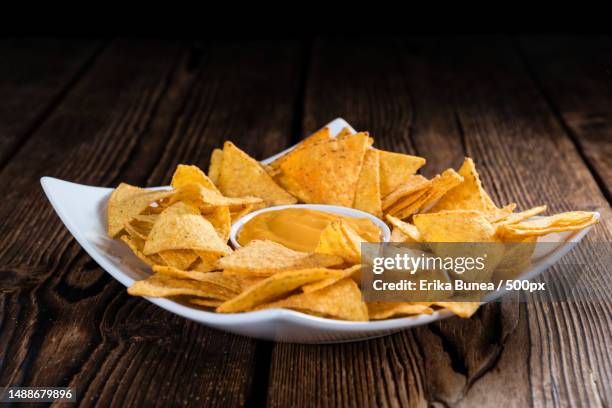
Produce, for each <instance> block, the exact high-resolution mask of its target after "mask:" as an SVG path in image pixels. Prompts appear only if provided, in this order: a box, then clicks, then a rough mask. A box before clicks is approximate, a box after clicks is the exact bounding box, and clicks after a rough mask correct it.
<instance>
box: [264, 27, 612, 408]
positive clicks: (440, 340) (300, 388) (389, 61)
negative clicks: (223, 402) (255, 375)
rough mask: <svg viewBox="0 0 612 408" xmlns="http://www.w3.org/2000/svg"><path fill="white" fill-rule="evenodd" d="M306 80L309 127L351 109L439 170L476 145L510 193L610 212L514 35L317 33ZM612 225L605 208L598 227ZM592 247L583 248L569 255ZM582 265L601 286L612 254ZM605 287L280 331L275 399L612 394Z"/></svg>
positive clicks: (490, 399) (552, 399) (394, 400)
mask: <svg viewBox="0 0 612 408" xmlns="http://www.w3.org/2000/svg"><path fill="white" fill-rule="evenodd" d="M338 49H342V58H338V56H337V50H338ZM307 85H308V86H307V89H306V96H307V99H306V104H305V120H304V123H305V127H306V129H305V130H307V131H310V130H313V129H315V128H316V127H318V126H320V124H322V123H325V122H326V121H327V120H328V119H329V118H330V117H334V116H343V117H345V118H346V119H347V120H348V121H349V122H350V123H353V124H355V125H356V127H357V128H359V129H366V130H371V131H372V134H373V136H374V137H375V138H376V140H377V142H378V143H379V145H381V146H382V147H385V148H392V149H393V150H397V151H405V152H409V153H412V152H416V153H419V154H422V155H424V156H426V157H427V159H428V166H432V167H433V170H430V169H427V170H426V172H427V173H428V174H432V173H433V172H438V171H440V170H441V169H443V168H446V167H449V166H450V165H454V166H456V165H457V164H459V163H460V160H461V159H462V156H463V155H465V154H468V155H470V156H472V157H474V158H475V160H476V162H477V164H478V165H479V169H480V171H481V174H482V177H483V179H484V182H485V185H486V187H487V188H488V190H489V191H490V192H491V193H492V195H493V197H494V199H495V200H496V201H497V202H498V203H502V202H504V203H505V202H508V201H510V200H517V203H518V204H519V205H520V206H521V207H522V208H526V207H528V206H532V205H536V204H541V203H542V202H545V203H549V204H550V208H551V210H552V211H561V210H567V209H587V210H589V209H591V210H599V211H601V212H602V214H603V215H604V217H608V216H609V214H610V208H609V205H608V203H607V202H606V200H605V198H604V197H603V196H602V194H601V192H600V191H599V188H598V186H597V184H596V183H595V180H594V179H593V177H592V175H591V173H590V172H589V171H588V169H587V168H586V166H585V165H584V163H583V162H582V160H581V158H580V155H579V154H578V153H577V152H576V150H575V148H574V146H573V144H572V142H571V140H570V139H569V138H568V136H567V134H566V133H565V132H564V130H563V128H562V127H561V126H560V124H559V123H558V121H557V120H556V118H555V117H554V116H553V115H552V114H551V112H550V110H549V107H548V106H547V102H546V100H545V99H544V98H543V96H542V95H541V94H540V92H539V90H538V89H537V88H535V87H534V85H533V82H532V81H531V80H530V78H529V76H528V74H527V72H526V70H525V67H524V66H523V64H522V62H521V60H520V58H519V56H518V55H517V54H516V53H515V52H514V48H513V47H512V44H510V43H509V42H508V41H505V40H503V39H502V40H500V39H492V40H491V39H458V40H446V39H419V40H410V41H407V42H404V41H394V40H392V39H385V40H381V41H378V42H372V43H368V42H364V41H361V42H359V43H357V42H353V43H348V44H347V43H345V42H343V41H342V40H330V39H324V40H321V41H318V42H317V44H316V45H315V47H314V54H313V57H312V71H311V74H310V75H309V77H308V81H307ZM324 96H325V98H323V97H324ZM305 133H307V132H305ZM543 158H546V159H545V160H543ZM610 236H611V235H610V225H609V223H608V221H604V223H602V225H600V226H598V227H597V228H596V229H594V230H593V231H592V233H591V234H590V241H609V239H610ZM585 254H586V251H585V250H584V249H582V250H576V251H574V254H573V257H575V258H570V259H579V258H581V257H583V259H584V257H585V256H586V255H585ZM583 267H584V271H583V272H584V274H585V275H586V276H587V278H589V275H590V279H591V281H590V284H591V285H592V286H593V287H594V288H595V289H597V290H598V291H599V290H601V289H602V288H601V287H602V286H605V282H606V280H605V279H606V271H607V266H606V265H604V264H603V263H600V262H598V261H593V260H592V259H589V260H588V261H587V264H586V265H584V266H583ZM559 273H560V270H559V268H555V269H553V270H551V271H549V273H547V276H548V277H545V276H543V277H542V278H541V279H547V281H548V282H550V281H554V280H555V279H558V278H559V277H558V276H556V275H559ZM564 273H566V271H564ZM551 276H552V278H551ZM574 278H575V277H574ZM581 295H582V296H584V293H583V294H581ZM595 296H596V294H594V296H593V297H592V298H588V297H587V298H583V299H582V303H527V304H525V303H515V302H510V301H511V300H513V298H507V299H506V300H507V301H506V302H503V303H496V304H489V305H486V306H485V307H483V308H481V310H479V312H478V313H477V314H476V315H475V316H474V317H472V318H471V319H459V318H452V319H447V320H445V321H442V322H439V323H435V324H431V325H429V326H425V327H420V328H416V329H412V330H407V331H405V332H403V333H399V334H396V335H393V336H389V337H386V338H382V339H375V340H370V341H367V342H360V343H353V344H345V345H334V346H326V345H320V346H319V345H288V344H278V345H276V346H275V347H274V349H273V355H272V359H273V365H272V372H271V379H270V388H269V392H268V402H269V405H270V406H310V405H317V406H426V405H430V404H431V405H440V406H480V405H485V406H490V405H493V404H495V405H504V406H526V405H548V404H550V405H552V404H563V403H564V402H563V401H566V402H565V403H568V404H574V405H598V404H601V402H602V401H609V400H610V392H611V389H610V386H609V384H610V376H611V374H612V373H611V368H612V364H611V361H610V357H609V355H608V354H609V353H608V352H607V351H606V350H609V348H610V339H609V336H608V335H607V334H606V333H609V331H610V327H612V323H611V321H610V316H609V313H608V311H609V307H610V301H609V297H608V298H604V299H603V300H601V301H599V302H598V301H597V299H595V298H594V297H595ZM570 339H571V340H570Z"/></svg>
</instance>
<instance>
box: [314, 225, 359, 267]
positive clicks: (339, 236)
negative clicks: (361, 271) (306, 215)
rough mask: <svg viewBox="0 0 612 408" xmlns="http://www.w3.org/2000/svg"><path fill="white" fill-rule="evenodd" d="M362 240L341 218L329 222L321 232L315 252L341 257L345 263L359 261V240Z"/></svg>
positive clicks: (352, 263)
mask: <svg viewBox="0 0 612 408" xmlns="http://www.w3.org/2000/svg"><path fill="white" fill-rule="evenodd" d="M362 241H363V240H362V239H361V237H360V236H359V235H357V233H356V232H355V231H353V230H352V229H351V228H350V227H348V226H347V225H346V224H345V223H344V222H343V221H342V220H336V221H332V222H330V223H329V225H328V226H327V227H325V229H324V230H323V231H322V232H321V235H320V237H319V243H318V244H317V248H316V249H315V252H316V253H319V254H328V255H334V256H337V257H341V258H342V259H344V261H346V262H347V263H349V264H351V265H356V264H359V263H361V242H362Z"/></svg>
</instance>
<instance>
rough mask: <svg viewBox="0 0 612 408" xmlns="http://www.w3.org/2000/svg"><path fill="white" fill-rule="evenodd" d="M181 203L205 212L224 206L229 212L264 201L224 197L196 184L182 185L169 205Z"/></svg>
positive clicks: (255, 198) (254, 198) (253, 198)
mask: <svg viewBox="0 0 612 408" xmlns="http://www.w3.org/2000/svg"><path fill="white" fill-rule="evenodd" d="M177 201H183V202H186V203H189V204H191V205H194V206H196V207H198V208H200V209H201V210H202V211H203V212H206V211H208V210H210V209H212V208H215V207H223V206H226V207H228V208H230V209H231V210H240V209H242V208H243V207H245V206H247V205H256V204H257V205H259V204H262V203H263V202H264V201H263V200H262V199H261V198H258V197H224V196H223V195H221V193H219V192H218V191H216V190H212V189H209V188H207V187H204V186H202V185H201V184H197V183H187V184H183V185H181V186H180V187H178V188H177V189H176V193H175V194H174V195H173V196H172V198H171V199H170V201H169V204H174V203H175V202H177Z"/></svg>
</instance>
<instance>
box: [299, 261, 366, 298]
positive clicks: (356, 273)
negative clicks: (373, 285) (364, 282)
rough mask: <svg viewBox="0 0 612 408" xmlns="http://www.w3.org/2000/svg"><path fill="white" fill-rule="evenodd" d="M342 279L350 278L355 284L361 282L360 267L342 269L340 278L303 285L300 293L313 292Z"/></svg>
mask: <svg viewBox="0 0 612 408" xmlns="http://www.w3.org/2000/svg"><path fill="white" fill-rule="evenodd" d="M344 278H351V279H353V280H354V281H355V282H359V281H360V280H361V265H353V266H351V267H350V268H347V269H343V270H342V276H340V277H338V278H329V279H324V280H322V281H319V282H315V283H309V284H308V285H305V286H303V287H302V292H304V293H309V292H314V291H317V290H319V289H323V288H326V287H328V286H330V285H333V284H334V283H336V282H338V281H340V280H342V279H344Z"/></svg>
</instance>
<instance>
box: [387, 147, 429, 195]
mask: <svg viewBox="0 0 612 408" xmlns="http://www.w3.org/2000/svg"><path fill="white" fill-rule="evenodd" d="M379 152H380V193H381V196H382V197H385V196H387V195H388V194H390V193H391V192H392V191H393V190H395V189H396V188H397V187H398V186H399V185H400V184H403V183H404V182H405V181H406V180H408V179H409V177H410V176H412V175H413V174H415V173H416V172H417V170H418V169H420V168H421V167H422V166H423V165H424V164H425V159H424V158H422V157H418V156H410V155H408V154H403V153H394V152H387V151H385V150H379Z"/></svg>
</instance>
